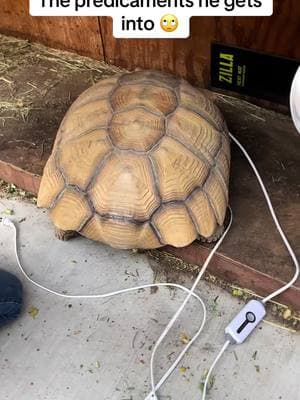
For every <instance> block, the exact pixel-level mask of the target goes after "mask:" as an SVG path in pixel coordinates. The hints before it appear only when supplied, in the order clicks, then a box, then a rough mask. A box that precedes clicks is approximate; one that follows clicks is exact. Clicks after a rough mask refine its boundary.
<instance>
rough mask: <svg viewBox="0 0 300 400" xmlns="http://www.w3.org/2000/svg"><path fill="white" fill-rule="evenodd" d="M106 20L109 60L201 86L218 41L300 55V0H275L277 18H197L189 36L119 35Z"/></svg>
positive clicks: (102, 19)
mask: <svg viewBox="0 0 300 400" xmlns="http://www.w3.org/2000/svg"><path fill="white" fill-rule="evenodd" d="M100 25H101V32H102V40H103V45H104V48H105V60H106V61H107V62H109V63H113V64H116V65H120V66H122V67H126V68H129V69H130V70H133V69H134V68H136V67H141V68H155V69H160V70H165V71H169V72H173V73H176V74H178V75H180V76H182V77H185V78H187V79H188V80H190V81H191V82H193V83H197V84H199V85H201V86H203V85H205V86H207V85H208V83H209V79H210V46H211V42H212V41H220V42H224V43H227V44H233V45H237V46H240V47H245V48H249V49H253V50H258V51H264V52H268V53H274V54H277V55H280V56H285V57H291V58H296V59H297V58H299V59H300V46H299V37H300V3H299V0H285V1H284V2H282V1H281V0H274V14H273V15H272V16H271V17H238V18H237V17H193V18H192V19H191V36H190V38H189V39H174V40H162V39H160V40H148V39H140V40H137V39H130V40H127V39H115V38H113V35H112V20H111V18H108V17H100Z"/></svg>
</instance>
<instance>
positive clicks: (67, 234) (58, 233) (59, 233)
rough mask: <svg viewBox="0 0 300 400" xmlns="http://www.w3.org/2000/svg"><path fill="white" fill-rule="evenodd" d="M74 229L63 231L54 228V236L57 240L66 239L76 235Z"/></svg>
mask: <svg viewBox="0 0 300 400" xmlns="http://www.w3.org/2000/svg"><path fill="white" fill-rule="evenodd" d="M78 235H79V233H77V232H76V231H63V230H62V229H58V228H55V237H56V238H57V239H59V240H63V241H67V240H69V239H72V238H74V237H76V236H78Z"/></svg>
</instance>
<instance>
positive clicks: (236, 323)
mask: <svg viewBox="0 0 300 400" xmlns="http://www.w3.org/2000/svg"><path fill="white" fill-rule="evenodd" d="M229 136H230V138H231V139H232V140H233V141H234V143H235V144H236V145H237V146H238V147H239V149H240V150H241V151H242V153H243V154H244V156H245V157H246V159H247V161H248V162H249V164H250V166H251V168H252V170H253V171H254V173H255V175H256V178H257V180H258V182H259V185H260V187H261V189H262V192H263V194H264V197H265V199H266V202H267V205H268V208H269V210H270V213H271V216H272V218H273V221H274V223H275V226H276V228H277V230H278V232H279V234H280V236H281V238H282V240H283V242H284V244H285V246H286V248H287V250H288V252H289V254H290V256H291V258H292V261H293V263H294V265H295V273H294V275H293V277H292V279H291V280H290V281H289V282H288V283H287V284H286V285H284V286H282V287H281V288H279V289H278V290H276V291H274V292H273V293H271V294H270V295H268V296H266V297H265V298H264V299H263V300H262V301H261V302H260V301H257V300H251V301H250V302H249V303H247V304H246V306H245V307H244V308H243V309H242V310H241V311H240V312H239V313H238V315H237V316H236V317H235V318H234V319H233V320H232V321H231V323H230V324H229V325H228V326H227V327H226V329H225V334H226V338H227V340H226V342H225V343H224V345H223V347H222V348H221V350H220V352H219V353H218V355H217V356H216V358H215V360H214V361H213V363H212V365H211V367H210V369H209V371H208V374H207V376H206V379H205V382H204V388H203V392H202V400H205V398H206V391H207V385H208V382H209V378H210V376H211V373H212V371H213V369H214V368H215V366H216V364H217V363H218V361H219V360H220V358H221V356H222V355H223V354H224V352H225V351H226V349H227V348H228V346H229V345H230V344H234V343H243V341H244V340H245V339H246V338H247V337H248V336H249V335H250V334H251V333H252V331H253V330H254V329H255V327H256V326H257V325H258V324H259V322H260V321H261V320H262V319H263V317H264V315H265V313H266V311H265V308H264V304H265V303H266V302H268V301H270V300H271V299H273V298H274V297H275V296H278V295H279V294H281V293H283V292H284V291H285V290H287V289H289V288H290V287H291V286H292V285H293V284H294V283H295V282H296V280H297V279H298V277H299V263H298V260H297V257H296V255H295V253H294V251H293V249H292V247H291V245H290V243H289V241H288V239H287V237H286V235H285V233H284V232H283V230H282V228H281V226H280V224H279V221H278V218H277V216H276V214H275V211H274V208H273V206H272V203H271V200H270V197H269V194H268V192H267V190H266V188H265V185H264V183H263V181H262V179H261V176H260V174H259V172H258V171H257V169H256V167H255V164H254V162H253V161H252V159H251V157H250V156H249V154H248V153H247V151H246V149H245V148H244V147H243V146H242V144H241V143H240V142H239V141H238V140H237V139H236V138H235V137H234V136H233V135H232V134H231V133H229ZM232 220H233V218H232V211H231V209H230V222H229V225H228V226H227V228H226V230H225V231H224V233H223V235H222V237H221V238H220V239H219V240H218V242H217V243H216V244H215V246H214V247H213V249H212V250H211V253H210V254H209V256H208V257H207V259H206V261H205V263H204V264H203V266H202V268H201V270H200V272H199V274H198V276H197V278H196V280H195V282H194V284H193V286H192V288H191V289H188V288H186V287H184V286H182V285H179V284H172V283H155V284H148V285H141V286H136V287H132V288H128V289H122V290H117V291H114V292H110V293H105V294H94V295H68V294H63V293H60V292H57V291H55V290H52V289H49V288H47V287H45V286H43V285H41V284H39V283H37V282H35V281H34V280H33V279H32V278H30V277H29V276H28V274H27V273H26V271H25V270H24V268H23V267H22V264H21V262H20V258H19V253H18V234H17V229H16V226H15V224H14V223H13V222H12V221H11V220H10V219H9V218H3V219H2V224H3V225H4V226H7V227H11V228H13V230H14V242H15V255H16V259H17V264H18V266H19V268H20V270H21V272H22V274H23V275H24V276H25V278H26V279H27V280H28V281H29V282H31V283H32V284H33V285H35V286H37V287H38V288H40V289H42V290H45V291H47V292H49V293H52V294H54V295H57V296H60V297H64V298H72V299H74V298H77V299H82V298H86V299H95V298H102V299H103V298H106V297H111V296H116V295H120V294H124V293H129V292H133V291H137V290H140V289H146V288H151V287H173V288H178V289H181V290H183V291H185V292H186V293H188V295H187V296H186V298H185V300H184V301H183V303H182V304H181V306H180V307H179V308H178V310H177V311H176V313H175V314H174V315H173V317H172V318H171V320H170V322H169V323H168V325H167V326H166V328H165V329H164V331H163V332H162V334H161V335H160V337H159V339H158V340H157V342H156V343H155V346H154V348H153V351H152V354H151V361H150V375H151V392H150V393H149V395H148V396H147V397H146V399H145V400H158V398H157V395H156V392H157V391H158V390H159V388H160V387H161V386H162V385H163V383H164V382H165V381H166V380H167V379H168V377H169V376H170V374H171V373H172V372H173V371H174V369H175V368H176V367H177V365H178V363H179V362H180V361H181V359H182V357H183V356H184V355H185V354H186V352H187V351H188V349H189V348H190V347H191V346H192V344H193V343H194V342H195V340H196V339H197V338H198V337H199V335H200V333H201V332H202V330H203V327H204V325H205V321H206V314H207V312H206V307H205V304H204V302H203V300H202V299H201V298H200V297H199V296H198V295H197V294H196V293H195V289H196V287H197V285H198V283H199V281H200V279H201V278H202V276H203V274H204V273H205V271H206V269H207V267H208V265H209V263H210V261H211V259H212V257H213V256H214V254H215V253H216V251H217V250H218V248H219V247H220V245H221V243H222V242H223V240H224V238H225V236H226V235H227V233H228V232H229V230H230V227H231V224H232ZM192 296H193V297H194V298H196V299H197V300H198V301H199V302H200V304H201V307H202V309H203V319H202V322H201V325H200V327H199V329H198V331H197V332H196V334H195V335H194V336H193V338H192V339H191V340H190V342H189V343H188V344H187V345H186V346H185V348H184V349H183V350H182V352H181V353H180V354H179V356H178V357H177V358H176V360H175V361H174V362H173V364H172V365H171V367H170V368H169V369H168V370H167V372H166V373H165V374H164V375H163V377H162V378H161V379H160V381H159V382H158V383H157V384H155V381H154V366H153V364H154V357H155V354H156V351H157V349H158V347H159V345H160V344H161V342H162V341H163V339H164V338H165V337H166V335H167V334H168V332H169V331H170V329H171V327H172V326H173V325H174V323H175V321H176V320H177V318H178V317H179V315H180V314H181V313H182V311H183V310H184V308H185V306H186V304H187V303H188V302H189V300H190V299H191V297H192Z"/></svg>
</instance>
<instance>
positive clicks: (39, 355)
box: [0, 199, 300, 400]
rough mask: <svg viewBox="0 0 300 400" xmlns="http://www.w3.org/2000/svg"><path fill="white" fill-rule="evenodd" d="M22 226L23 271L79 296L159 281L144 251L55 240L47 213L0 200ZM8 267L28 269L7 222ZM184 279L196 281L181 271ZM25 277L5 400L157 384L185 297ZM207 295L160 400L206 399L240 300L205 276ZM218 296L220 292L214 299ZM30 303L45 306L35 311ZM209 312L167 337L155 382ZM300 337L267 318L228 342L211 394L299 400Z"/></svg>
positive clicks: (129, 391)
mask: <svg viewBox="0 0 300 400" xmlns="http://www.w3.org/2000/svg"><path fill="white" fill-rule="evenodd" d="M5 208H10V209H13V210H14V213H15V215H14V216H13V219H14V220H15V221H20V220H22V219H23V218H26V220H23V222H21V223H20V224H19V229H20V249H21V255H22V260H23V263H24V267H25V269H26V270H27V271H28V272H29V273H30V274H31V276H32V278H33V279H35V280H36V281H38V282H40V283H42V284H44V285H46V286H48V287H50V288H54V289H56V290H58V291H66V292H68V293H70V294H71V293H72V294H79V293H82V294H84V293H104V292H108V291H111V290H115V289H119V288H125V287H130V286H134V285H137V284H142V283H149V282H153V271H152V269H151V266H150V263H149V260H148V259H147V257H146V256H145V255H142V254H134V253H132V252H127V251H118V250H114V249H111V248H109V247H107V246H104V245H101V244H98V243H93V242H91V241H88V240H85V239H83V238H77V239H74V240H72V241H70V242H66V243H64V242H60V241H58V240H56V239H55V238H54V235H53V228H52V226H51V223H50V221H49V218H48V216H47V214H45V213H44V212H43V211H41V210H37V209H36V208H35V206H33V205H30V204H26V203H23V202H20V201H17V200H15V201H13V200H7V199H2V200H1V203H0V213H1V211H2V210H3V209H5ZM0 249H1V250H0V267H1V268H6V269H7V270H9V271H11V272H14V273H16V274H17V275H18V276H19V277H20V278H21V279H22V276H21V274H20V272H19V271H18V269H17V266H16V262H15V257H14V253H13V242H12V231H10V230H8V229H5V228H3V227H1V228H0ZM182 279H183V280H184V282H185V284H186V285H190V284H191V282H190V281H189V279H188V278H182ZM23 283H24V294H25V299H24V308H23V313H22V316H21V317H20V319H19V320H18V321H16V322H14V323H12V324H10V325H9V326H7V327H5V328H2V329H1V330H0V369H1V385H0V399H1V400H4V399H7V400H15V399H20V400H48V399H49V400H50V399H51V400H54V399H55V400H71V399H72V400H73V399H76V400H90V399H99V400H143V399H144V397H145V395H146V394H147V393H148V391H149V387H150V386H149V360H150V354H151V348H152V346H153V343H154V342H155V340H156V339H157V337H158V335H159V334H160V332H161V331H162V329H163V327H164V326H165V324H166V323H167V321H168V319H169V318H170V316H171V315H172V313H173V312H174V311H175V310H176V308H177V307H178V305H179V304H180V301H182V299H183V294H182V293H180V292H174V291H170V290H169V289H160V290H158V291H157V292H156V293H152V294H151V293H150V291H149V290H146V291H140V292H139V293H134V294H127V295H122V296H119V297H114V298H111V299H106V300H72V301H68V300H64V299H61V298H58V297H55V296H53V295H51V294H47V293H45V292H42V291H41V290H39V289H36V288H34V287H33V286H32V285H31V284H30V283H28V282H26V281H24V280H23ZM199 293H201V296H202V298H203V299H204V300H205V302H206V304H207V306H208V310H209V312H208V321H207V324H206V327H205V329H204V332H203V334H202V336H201V337H200V339H199V340H198V341H197V343H196V344H195V345H194V346H193V347H192V349H191V351H190V352H189V354H188V355H187V356H186V357H185V358H184V360H183V361H182V363H181V365H180V368H178V370H177V371H176V372H174V373H173V375H172V376H171V378H170V379H169V381H168V382H167V383H166V384H165V385H164V386H163V387H162V389H161V390H160V397H159V398H160V399H161V400H164V399H166V400H177V399H178V400H182V399H200V397H201V390H200V388H199V384H200V382H201V379H202V377H203V374H204V372H205V369H207V368H208V367H209V366H210V363H211V361H212V360H213V358H214V357H215V355H216V353H217V351H218V349H219V348H220V346H221V345H222V344H223V342H224V334H223V332H224V327H225V325H226V324H227V323H228V321H229V320H230V319H231V317H233V316H234V315H235V313H236V312H237V311H238V310H239V309H240V308H241V307H242V304H241V303H240V302H239V301H238V299H235V298H232V297H231V296H230V295H229V294H227V293H225V292H224V291H222V290H221V289H219V288H218V287H215V286H212V285H210V284H208V283H206V282H201V284H200V285H199ZM214 299H216V300H215V301H214ZM32 307H35V308H34V310H35V311H36V312H37V311H38V313H37V315H36V316H35V318H33V315H32V313H31V314H29V311H30V310H31V311H32ZM201 317H202V312H201V310H199V306H198V304H195V303H194V302H193V301H192V302H191V304H190V306H189V307H188V308H187V310H186V312H185V313H184V316H183V317H182V318H181V319H180V321H179V322H178V323H177V324H176V326H175V328H174V329H173V330H172V332H171V333H170V335H169V336H168V338H167V340H165V342H164V343H163V346H162V347H161V350H160V352H159V355H158V357H157V360H156V379H158V378H160V377H161V375H162V374H163V371H165V370H166V368H167V366H168V365H169V364H170V361H171V360H173V359H174V357H175V356H176V354H178V352H179V350H180V349H181V348H182V346H183V344H182V342H181V340H180V335H182V334H186V335H188V336H191V335H192V334H193V332H194V331H195V329H196V328H197V326H198V324H199V322H200V319H201ZM299 348H300V338H299V335H296V334H293V333H291V332H289V331H287V330H283V329H281V328H274V327H273V326H270V325H268V324H266V323H262V324H261V325H260V327H259V329H258V330H257V331H256V332H255V333H254V334H253V336H252V337H251V338H250V339H249V340H248V341H247V342H246V343H245V344H244V345H241V346H234V347H230V348H229V349H228V350H227V352H226V354H225V355H224V356H223V358H222V360H221V362H220V364H219V365H218V367H217V369H216V370H215V372H214V375H215V382H214V385H213V387H212V389H211V390H210V392H209V394H208V399H210V400H224V399H232V400H233V399H234V400H237V399H238V400H277V399H281V400H298V399H300V380H299V368H300V351H299Z"/></svg>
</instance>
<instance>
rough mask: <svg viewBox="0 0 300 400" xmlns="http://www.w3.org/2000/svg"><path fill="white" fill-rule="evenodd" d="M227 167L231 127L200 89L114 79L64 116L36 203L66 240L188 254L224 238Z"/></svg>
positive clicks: (159, 79)
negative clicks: (198, 243)
mask: <svg viewBox="0 0 300 400" xmlns="http://www.w3.org/2000/svg"><path fill="white" fill-rule="evenodd" d="M229 168H230V140H229V136H228V130H227V126H226V123H225V120H224V118H223V116H222V115H221V113H220V111H219V110H218V108H217V107H216V106H215V105H214V103H213V102H212V101H211V100H209V98H208V97H207V96H206V95H205V92H204V91H201V90H199V89H196V88H195V87H193V86H191V85H190V84H189V83H188V82H187V81H185V80H183V79H181V78H178V77H175V76H173V75H171V74H168V73H165V72H158V71H136V72H133V73H126V74H121V75H114V76H112V77H110V78H107V79H103V80H101V81H100V82H98V83H97V84H95V85H94V86H92V87H91V88H89V89H87V90H86V91H85V92H84V93H83V94H81V95H80V96H79V97H78V99H77V100H76V101H75V102H74V103H73V104H72V106H71V107H70V109H69V110H68V112H67V114H66V116H65V118H64V119H63V121H62V123H61V125H60V128H59V131H58V134H57V137H56V140H55V143H54V147H53V151H52V154H51V156H50V158H49V160H48V162H47V164H46V166H45V169H44V174H43V177H42V181H41V185H40V189H39V194H38V206H39V207H44V208H48V209H50V216H51V219H52V221H53V223H54V225H55V227H56V229H57V235H58V237H59V238H61V239H67V238H69V237H71V236H73V235H74V234H75V233H77V234H78V233H79V234H81V235H83V236H85V237H87V238H90V239H93V240H96V241H100V242H103V243H105V244H108V245H110V246H112V247H116V248H122V249H132V248H135V249H138V248H140V249H151V248H158V247H161V246H164V245H172V246H175V247H183V246H186V245H188V244H190V243H191V242H193V241H194V240H195V239H197V238H200V239H202V240H207V241H212V240H216V239H217V238H218V236H220V234H221V232H222V227H223V224H224V219H225V214H226V209H227V205H228V183H229V182H228V181H229Z"/></svg>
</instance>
